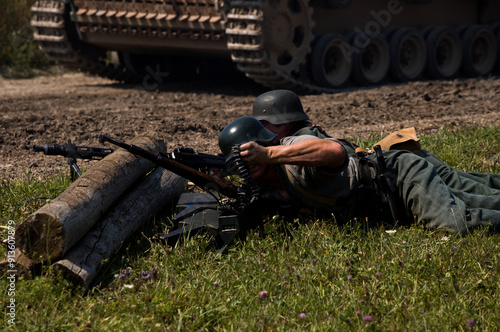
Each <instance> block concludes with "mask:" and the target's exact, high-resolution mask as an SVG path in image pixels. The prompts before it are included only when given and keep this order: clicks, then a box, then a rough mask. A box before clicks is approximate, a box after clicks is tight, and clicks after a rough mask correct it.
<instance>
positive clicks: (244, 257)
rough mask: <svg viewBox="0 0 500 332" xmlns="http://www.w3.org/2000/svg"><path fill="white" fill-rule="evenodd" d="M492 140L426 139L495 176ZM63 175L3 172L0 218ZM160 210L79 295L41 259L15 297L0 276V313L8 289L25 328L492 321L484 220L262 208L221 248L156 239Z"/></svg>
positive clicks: (470, 325)
mask: <svg viewBox="0 0 500 332" xmlns="http://www.w3.org/2000/svg"><path fill="white" fill-rule="evenodd" d="M499 137H500V126H494V127H484V128H478V127H474V128H464V129H458V130H452V129H442V130H441V129H440V130H438V131H437V132H435V133H433V134H431V135H428V136H424V137H422V145H423V147H424V148H426V149H428V150H431V151H433V152H435V154H437V155H438V156H440V157H442V159H443V160H444V161H446V162H447V163H449V164H451V165H452V166H457V167H459V168H461V169H463V170H474V171H489V172H496V173H498V172H500V167H499V164H498V159H499V157H498V154H495V153H496V151H499V150H500V140H499ZM377 140H378V138H377V137H369V138H367V139H365V140H364V141H363V142H364V143H365V144H363V145H365V146H371V145H370V144H372V143H374V142H375V141H377ZM451 147H453V149H451ZM471 151H473V152H471ZM68 184H69V180H68V178H67V176H63V175H61V176H59V177H56V178H53V179H49V180H47V181H45V180H37V179H34V178H32V177H31V176H29V175H28V176H27V177H26V178H25V179H21V180H18V181H13V182H8V181H2V184H1V190H0V194H1V197H2V206H1V208H0V209H1V210H0V215H1V216H2V225H6V224H7V222H8V220H14V221H15V222H16V223H18V222H20V221H21V220H22V219H23V218H24V217H25V216H26V215H27V214H29V213H31V212H33V211H35V210H36V209H37V208H38V207H40V206H41V205H42V204H43V203H44V201H45V200H46V199H47V197H55V196H57V194H58V193H60V192H61V191H62V190H64V188H65V187H66V186H67V185H68ZM33 198H37V199H33ZM167 221H168V220H166V219H162V218H157V219H154V220H152V221H151V222H150V223H149V224H148V225H147V227H144V228H143V229H142V231H141V232H140V234H138V235H136V236H134V237H133V238H131V239H130V240H129V241H127V242H126V243H124V244H123V246H122V248H120V250H119V251H118V252H117V253H116V254H115V255H114V256H113V257H112V258H111V259H110V260H109V261H108V262H106V264H105V265H104V268H103V270H102V272H101V273H100V275H99V276H98V278H97V279H96V281H95V282H96V285H95V287H93V288H91V289H90V290H89V291H87V292H83V291H82V290H81V289H74V288H72V287H71V285H69V284H68V282H67V281H65V280H62V279H61V278H60V277H58V276H57V275H56V273H55V272H54V271H52V270H50V269H49V268H48V267H43V268H42V271H41V273H39V275H38V276H36V277H35V278H34V279H33V280H26V279H22V278H20V279H19V280H18V281H17V282H16V283H15V296H9V294H8V293H7V290H8V287H9V285H10V284H9V280H8V279H7V276H2V277H1V280H0V285H1V287H2V289H3V290H4V291H3V292H4V293H3V294H2V297H1V299H0V301H3V303H2V307H3V308H5V309H4V310H3V311H2V312H1V313H0V322H2V324H3V325H8V324H7V321H8V319H9V317H8V316H7V313H8V310H7V307H6V306H7V304H8V301H10V299H11V298H14V299H15V301H16V302H15V303H16V311H15V315H16V321H15V322H16V325H15V326H10V327H11V328H13V330H19V331H30V330H49V331H52V330H56V331H62V330H77V331H78V330H99V331H101V330H103V331H115V330H123V331H144V330H158V331H172V330H177V331H186V330H191V331H193V330H194V331H204V330H208V331H231V330H234V331H277V330H279V331H301V330H309V331H338V330H341V331H344V330H353V331H359V330H372V331H391V330H395V331H405V330H412V331H413V330H417V331H421V330H432V331H437V330H439V331H446V330H448V331H450V330H457V331H466V330H482V331H498V329H499V328H500V311H499V310H498V303H499V300H500V283H499V282H498V280H500V241H499V240H500V235H499V234H492V233H489V232H487V231H486V230H485V229H482V230H478V231H476V232H474V233H472V234H470V235H467V236H464V237H459V236H454V235H450V234H447V233H442V232H433V231H429V230H424V229H422V228H421V227H420V226H419V225H413V226H411V227H403V228H397V229H393V230H392V229H385V228H383V227H378V226H374V225H368V224H366V223H365V222H362V221H356V220H353V221H350V222H348V223H343V224H340V223H338V222H336V220H335V219H334V218H332V219H331V220H327V219H321V220H315V221H312V220H304V219H296V220H295V221H294V222H293V223H287V224H285V223H284V222H283V221H282V220H281V219H280V218H278V217H270V219H269V220H268V221H267V223H266V224H265V228H264V230H263V231H253V232H251V233H250V234H249V236H248V237H247V239H246V241H241V242H237V243H236V244H234V245H233V246H232V247H231V248H230V250H229V252H228V253H227V254H225V255H218V254H216V253H215V251H214V250H213V249H212V247H211V242H210V239H209V238H208V237H205V236H198V237H194V238H191V239H187V240H186V241H184V242H183V243H180V244H179V245H178V246H177V247H175V248H173V250H169V249H167V248H166V247H165V246H163V245H162V244H161V243H159V242H156V241H155V240H154V239H153V235H154V234H156V233H158V232H162V231H163V227H164V226H163V224H164V223H165V222H167ZM3 234H4V235H5V234H6V232H3Z"/></svg>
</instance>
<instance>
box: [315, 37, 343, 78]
mask: <svg viewBox="0 0 500 332" xmlns="http://www.w3.org/2000/svg"><path fill="white" fill-rule="evenodd" d="M348 47H349V46H348V45H347V43H346V41H345V40H344V38H343V37H342V36H341V35H338V34H326V35H322V36H320V37H319V39H318V41H317V42H316V43H315V45H314V48H313V51H312V56H311V71H312V76H313V79H314V81H315V82H316V83H317V84H318V85H320V86H323V87H334V88H338V87H342V86H343V85H345V83H346V82H347V81H348V80H349V77H350V76H351V69H352V58H351V56H350V54H349V49H348Z"/></svg>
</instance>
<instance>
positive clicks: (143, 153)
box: [99, 134, 239, 198]
mask: <svg viewBox="0 0 500 332" xmlns="http://www.w3.org/2000/svg"><path fill="white" fill-rule="evenodd" d="M99 142H101V143H104V142H109V143H111V144H114V145H116V146H119V147H121V148H123V149H125V150H127V151H129V152H130V153H133V154H135V155H137V156H140V157H143V158H145V159H148V160H150V161H152V162H154V163H155V164H156V165H158V166H161V167H163V168H165V169H167V170H169V171H171V172H173V173H175V174H177V175H180V176H182V177H184V178H186V179H188V180H190V181H192V182H193V183H194V184H196V185H197V186H198V187H200V188H203V189H215V190H216V191H218V192H220V193H221V194H223V195H225V196H227V197H230V198H237V197H238V196H239V192H238V188H237V187H235V186H233V185H232V184H230V183H229V182H228V181H225V180H223V179H219V178H216V177H213V176H210V175H208V174H207V173H204V172H201V171H199V170H198V169H197V168H199V167H193V166H188V165H185V164H183V163H181V162H178V161H176V160H174V159H172V157H171V156H169V155H165V154H162V153H158V154H155V153H153V152H150V151H147V150H144V149H142V148H140V147H138V146H136V145H133V144H128V143H125V142H122V141H120V140H117V139H114V138H112V137H110V136H108V135H106V134H99ZM207 167H209V166H207ZM214 186H216V188H214Z"/></svg>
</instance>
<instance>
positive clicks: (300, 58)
mask: <svg viewBox="0 0 500 332" xmlns="http://www.w3.org/2000/svg"><path fill="white" fill-rule="evenodd" d="M264 17H265V20H264V31H263V36H264V47H265V49H266V50H267V56H268V59H269V61H270V63H271V67H272V68H274V69H275V70H276V71H277V72H279V73H282V74H285V75H287V76H288V75H291V73H292V72H297V71H298V69H299V65H300V64H302V63H304V62H305V61H306V56H307V54H308V53H309V52H310V51H311V48H310V45H311V42H312V40H313V38H314V36H313V34H312V32H311V31H312V28H313V27H314V21H313V19H312V9H310V8H309V4H308V1H307V0H270V1H269V5H268V6H267V7H266V8H265V9H264Z"/></svg>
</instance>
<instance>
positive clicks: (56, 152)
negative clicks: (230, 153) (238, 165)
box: [33, 140, 226, 181]
mask: <svg viewBox="0 0 500 332" xmlns="http://www.w3.org/2000/svg"><path fill="white" fill-rule="evenodd" d="M33 151H35V152H43V153H44V154H45V155H48V156H64V157H66V158H68V159H67V162H68V165H69V167H70V173H71V179H72V180H73V181H74V180H76V179H77V178H78V177H80V176H81V171H80V168H79V167H78V164H77V159H88V160H100V159H102V158H104V157H106V156H107V155H108V154H110V153H112V152H113V151H114V150H113V149H109V148H96V147H90V146H79V145H74V144H72V143H71V140H68V144H65V145H59V144H44V145H34V146H33ZM165 157H166V158H168V159H171V160H175V161H177V162H179V163H181V164H184V165H187V166H190V167H194V168H196V169H198V170H199V171H205V172H206V171H207V170H208V169H212V168H216V169H220V170H222V173H223V174H225V172H224V169H225V168H226V161H225V159H224V157H223V156H221V155H212V154H207V153H200V152H198V151H195V150H193V149H191V148H183V147H180V148H176V149H174V150H173V151H172V152H171V153H168V154H166V155H165Z"/></svg>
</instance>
